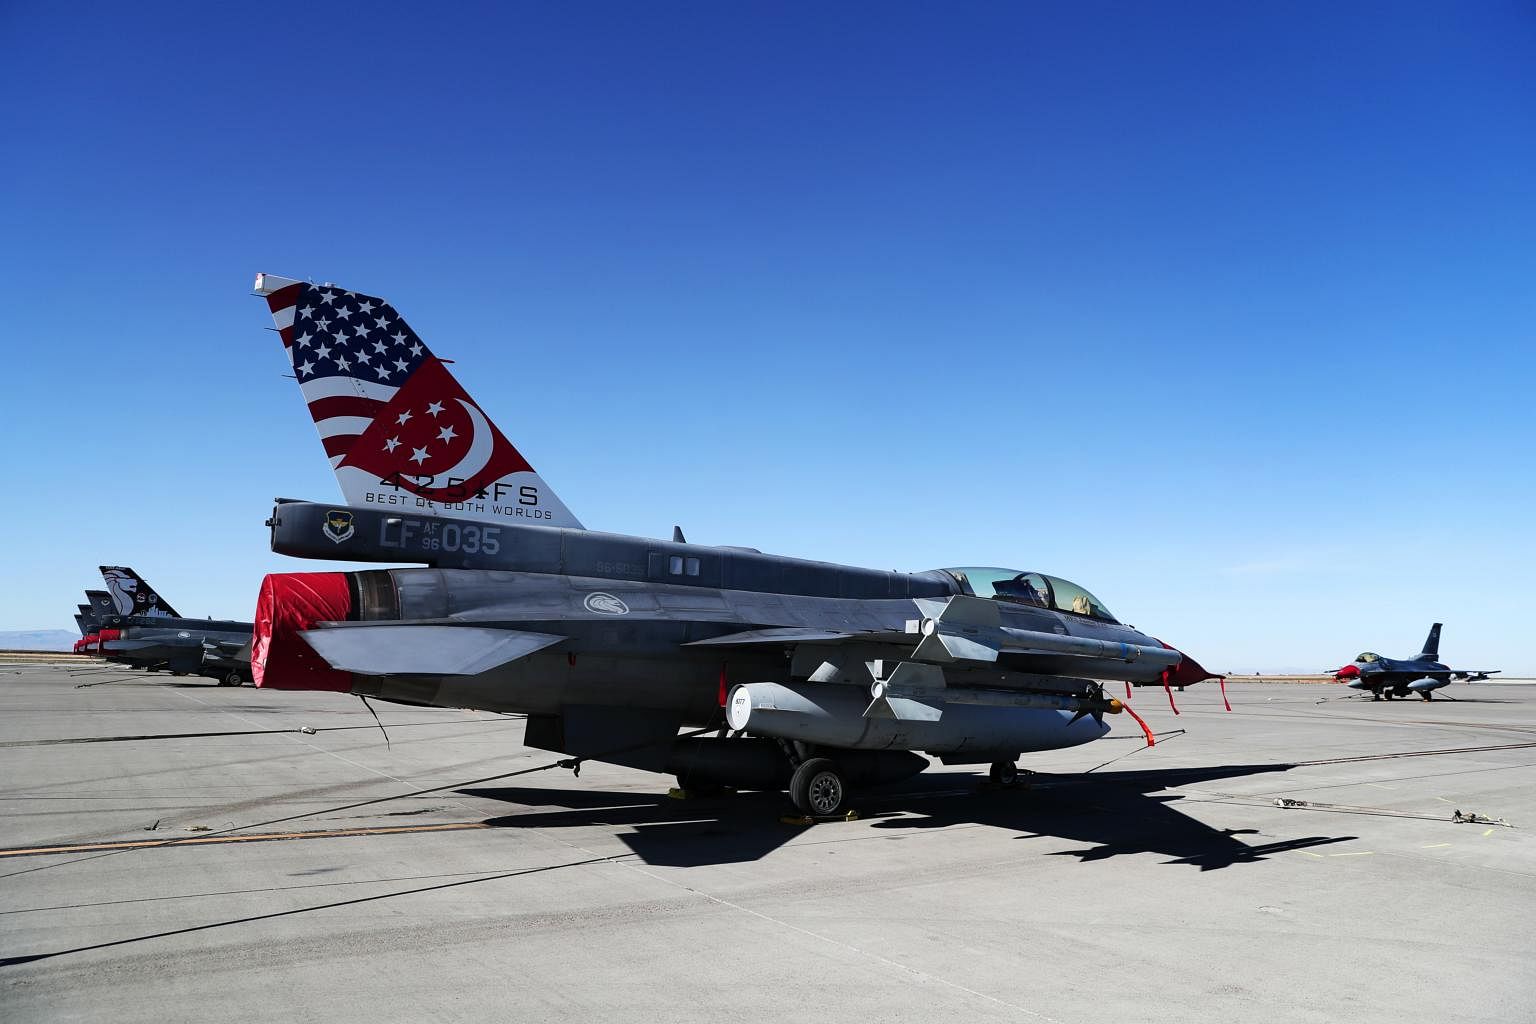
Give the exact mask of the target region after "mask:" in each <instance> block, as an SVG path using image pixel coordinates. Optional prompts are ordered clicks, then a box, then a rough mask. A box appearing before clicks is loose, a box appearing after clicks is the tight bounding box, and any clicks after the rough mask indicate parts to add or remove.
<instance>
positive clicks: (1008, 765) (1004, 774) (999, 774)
mask: <svg viewBox="0 0 1536 1024" xmlns="http://www.w3.org/2000/svg"><path fill="white" fill-rule="evenodd" d="M987 774H988V775H990V776H991V778H992V782H993V784H994V785H998V786H1003V787H1005V788H1007V789H1012V788H1013V787H1014V786H1017V785H1018V784H1019V766H1018V765H1016V764H1014V763H1013V762H1012V761H993V762H992V769H991V771H989V772H988V773H987Z"/></svg>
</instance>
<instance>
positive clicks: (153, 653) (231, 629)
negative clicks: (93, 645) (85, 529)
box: [97, 565, 251, 686]
mask: <svg viewBox="0 0 1536 1024" xmlns="http://www.w3.org/2000/svg"><path fill="white" fill-rule="evenodd" d="M101 575H102V578H103V579H105V580H106V581H107V587H108V590H109V592H110V594H111V601H112V608H111V611H110V613H109V614H107V615H104V616H103V617H102V618H101V620H100V628H99V629H98V630H97V637H98V642H97V646H98V649H99V650H100V651H101V653H102V654H103V655H104V656H105V657H106V659H107V660H108V661H114V662H119V663H121V664H126V665H130V666H132V667H134V668H143V669H146V670H148V671H151V672H158V671H161V670H162V669H163V670H166V671H169V672H170V673H171V674H173V675H178V676H182V675H189V674H195V675H201V676H208V677H209V678H212V679H217V680H218V681H219V685H220V686H239V685H240V684H241V683H243V682H244V681H245V680H247V679H249V678H251V670H250V658H251V655H250V649H251V624H250V623H249V622H233V621H229V620H220V619H188V618H183V617H181V616H180V615H177V613H176V610H175V609H174V608H172V607H171V606H170V604H169V603H168V602H167V601H166V600H165V599H164V598H162V597H161V596H160V595H159V594H157V593H155V590H154V588H153V587H151V586H150V585H149V584H148V583H146V582H144V578H143V577H142V576H140V575H139V574H138V573H136V572H134V571H133V570H132V569H130V568H128V567H127V566H121V565H103V566H101Z"/></svg>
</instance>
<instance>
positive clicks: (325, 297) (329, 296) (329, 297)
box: [320, 292, 336, 303]
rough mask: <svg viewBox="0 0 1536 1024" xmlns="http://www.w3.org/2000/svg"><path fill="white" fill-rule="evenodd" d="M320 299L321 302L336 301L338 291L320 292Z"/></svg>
mask: <svg viewBox="0 0 1536 1024" xmlns="http://www.w3.org/2000/svg"><path fill="white" fill-rule="evenodd" d="M320 301H321V302H326V303H330V302H335V301H336V293H335V292H321V293H320Z"/></svg>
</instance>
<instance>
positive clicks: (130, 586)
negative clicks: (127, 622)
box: [100, 565, 181, 619]
mask: <svg viewBox="0 0 1536 1024" xmlns="http://www.w3.org/2000/svg"><path fill="white" fill-rule="evenodd" d="M100 569H101V578H102V579H104V580H106V581H107V591H108V592H109V593H110V594H111V595H112V607H113V608H114V609H115V610H116V612H117V614H119V615H163V616H166V617H168V618H173V619H178V618H180V617H181V616H180V615H179V614H177V612H176V609H174V608H172V607H171V606H170V603H169V602H168V601H166V600H165V598H163V597H161V596H160V595H159V594H157V593H155V588H154V587H151V586H150V585H149V584H148V583H145V582H144V577H142V576H140V575H139V574H138V573H136V572H134V571H133V570H132V569H130V568H128V567H127V566H126V565H103V566H100Z"/></svg>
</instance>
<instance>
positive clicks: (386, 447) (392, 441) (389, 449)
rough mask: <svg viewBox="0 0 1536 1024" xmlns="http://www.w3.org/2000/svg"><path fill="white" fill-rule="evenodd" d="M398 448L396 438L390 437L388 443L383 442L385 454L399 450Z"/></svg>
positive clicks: (398, 442)
mask: <svg viewBox="0 0 1536 1024" xmlns="http://www.w3.org/2000/svg"><path fill="white" fill-rule="evenodd" d="M399 447H400V439H399V438H398V437H392V438H390V439H389V440H388V441H385V442H384V450H385V451H387V452H392V451H394V450H395V449H396V448H399Z"/></svg>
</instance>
